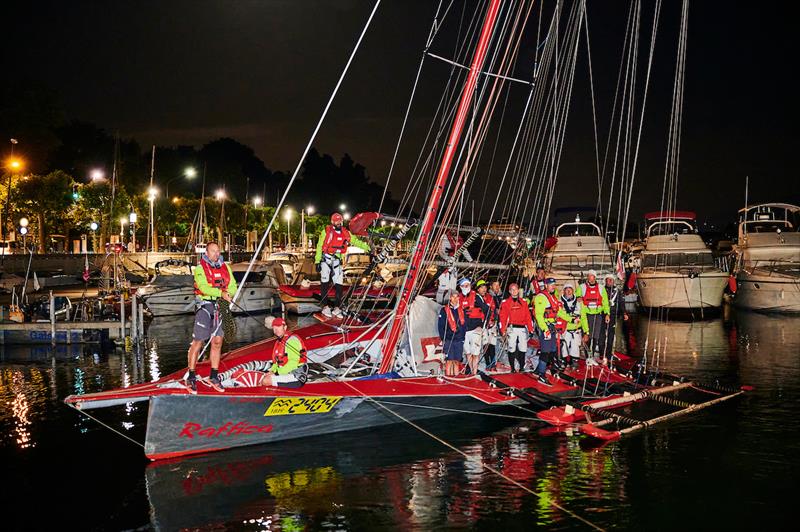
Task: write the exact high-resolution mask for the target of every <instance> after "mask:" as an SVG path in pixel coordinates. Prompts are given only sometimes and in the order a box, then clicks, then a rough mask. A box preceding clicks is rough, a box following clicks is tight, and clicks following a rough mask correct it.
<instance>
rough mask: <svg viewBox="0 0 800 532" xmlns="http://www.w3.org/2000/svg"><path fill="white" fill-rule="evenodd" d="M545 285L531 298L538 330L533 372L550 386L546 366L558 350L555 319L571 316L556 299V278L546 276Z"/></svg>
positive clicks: (545, 384)
mask: <svg viewBox="0 0 800 532" xmlns="http://www.w3.org/2000/svg"><path fill="white" fill-rule="evenodd" d="M545 286H546V289H545V291H544V292H540V293H538V294H536V297H534V298H533V317H534V321H535V322H536V326H537V328H538V330H539V364H538V365H537V366H536V371H535V373H536V374H537V375H539V382H540V383H541V384H543V385H544V386H551V384H550V382H549V381H548V380H547V366H548V365H549V364H550V362H552V361H553V360H554V359H555V356H556V352H557V351H558V332H557V331H556V321H557V320H563V321H569V320H570V319H571V318H570V316H569V314H567V313H566V311H565V310H564V308H563V307H562V305H561V302H560V301H559V300H558V296H557V294H556V280H555V279H553V278H552V277H548V278H547V280H546V281H545Z"/></svg>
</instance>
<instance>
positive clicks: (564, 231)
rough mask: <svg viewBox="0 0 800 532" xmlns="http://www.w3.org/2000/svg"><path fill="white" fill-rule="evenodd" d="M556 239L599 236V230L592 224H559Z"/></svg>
mask: <svg viewBox="0 0 800 532" xmlns="http://www.w3.org/2000/svg"><path fill="white" fill-rule="evenodd" d="M556 236H557V237H567V236H601V235H600V228H599V227H597V226H596V225H594V224H592V223H571V224H561V225H560V226H558V229H557V230H556Z"/></svg>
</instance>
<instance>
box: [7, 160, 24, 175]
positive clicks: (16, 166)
mask: <svg viewBox="0 0 800 532" xmlns="http://www.w3.org/2000/svg"><path fill="white" fill-rule="evenodd" d="M8 167H9V168H11V169H12V170H13V171H15V172H19V171H20V170H22V169H23V168H24V167H25V162H24V161H23V160H22V159H17V158H13V159H9V160H8Z"/></svg>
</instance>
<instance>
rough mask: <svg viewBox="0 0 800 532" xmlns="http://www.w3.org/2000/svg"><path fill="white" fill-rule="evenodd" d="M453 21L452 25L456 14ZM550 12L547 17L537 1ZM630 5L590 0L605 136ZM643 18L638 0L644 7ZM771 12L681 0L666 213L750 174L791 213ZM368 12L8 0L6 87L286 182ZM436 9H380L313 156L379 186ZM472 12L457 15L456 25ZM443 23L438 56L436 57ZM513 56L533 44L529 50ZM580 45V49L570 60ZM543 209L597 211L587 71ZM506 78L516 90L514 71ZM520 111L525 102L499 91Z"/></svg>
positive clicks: (656, 180) (641, 181)
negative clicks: (225, 140)
mask: <svg viewBox="0 0 800 532" xmlns="http://www.w3.org/2000/svg"><path fill="white" fill-rule="evenodd" d="M550 3H552V2H550ZM456 4H457V8H455V9H454V12H456V13H457V14H458V15H460V13H461V5H460V3H458V2H457V3H456ZM546 5H547V4H546ZM627 6H628V3H627V2H624V3H623V2H596V1H595V2H589V25H590V29H591V39H592V60H593V62H594V71H595V84H596V86H597V98H598V100H597V103H598V106H599V113H600V128H601V132H600V134H601V139H604V138H605V135H606V134H607V131H608V116H609V115H610V111H611V105H612V97H613V89H614V84H615V82H616V74H617V67H618V62H619V54H620V48H621V46H622V38H623V31H624V25H625V17H626V15H627ZM644 6H645V7H644V12H645V14H644V17H649V16H650V15H649V14H650V13H651V12H652V6H653V3H652V2H646V3H645V4H644ZM784 6H785V4H784V3H782V2H773V3H767V2H760V3H758V4H753V3H744V2H742V3H736V2H710V1H699V0H696V1H694V2H693V3H692V4H691V6H690V14H689V39H688V56H687V57H688V66H687V74H686V95H685V110H684V130H683V141H682V162H683V164H682V166H681V170H680V176H681V177H680V194H679V206H680V207H683V208H688V209H694V210H696V211H698V213H699V217H700V220H701V221H703V220H706V219H711V220H713V221H717V222H723V221H726V220H732V219H733V218H734V217H735V211H736V209H738V208H740V207H741V206H742V203H743V202H744V180H745V176H746V175H750V178H751V188H750V197H751V199H752V200H753V201H786V202H794V203H800V179H798V175H797V169H796V167H795V161H796V155H797V153H798V149H799V148H800V142H798V132H797V124H798V119H799V118H800V113H798V104H797V98H798V95H797V87H796V83H795V78H796V75H795V73H794V69H795V65H796V63H797V61H796V57H797V52H798V45H797V42H796V39H795V37H794V33H795V31H794V21H795V18H794V16H793V15H794V13H793V12H790V11H789V10H788V9H789V8H787V7H784ZM371 8H372V3H371V2H369V1H356V0H352V1H342V0H339V1H335V2H334V1H331V2H325V1H307V0H286V1H258V2H256V1H243V0H237V1H227V2H222V1H186V2H183V1H181V2H177V1H172V2H166V1H161V2H119V1H117V2H63V1H62V2H36V1H32V2H27V3H24V2H15V3H14V4H13V6H6V7H4V12H5V15H6V16H5V17H4V18H5V19H6V21H5V23H4V24H3V26H4V31H3V39H4V41H6V42H5V43H4V45H3V53H4V56H5V58H6V60H5V61H4V62H3V63H4V67H3V70H4V72H5V75H6V76H7V75H9V74H13V75H14V76H15V77H17V79H24V80H34V81H37V82H42V83H44V84H46V85H47V86H49V87H51V88H52V89H54V90H55V91H56V92H57V93H58V94H59V96H60V98H61V101H62V105H63V107H64V109H65V111H66V113H67V115H68V117H69V118H77V119H81V120H86V121H90V122H94V123H96V124H98V125H99V126H101V127H103V128H105V129H107V130H109V131H119V132H120V134H121V135H122V136H132V137H134V138H136V139H137V140H138V141H139V142H140V143H141V144H142V145H143V146H147V145H149V144H151V143H156V144H159V145H177V144H191V145H197V146H200V145H202V144H204V143H206V142H208V141H210V140H214V139H216V138H219V137H222V136H230V137H233V138H235V139H237V140H239V141H241V142H243V143H245V144H248V145H250V146H252V147H253V148H254V149H255V150H256V153H257V154H258V155H259V156H260V157H261V158H262V159H263V160H264V161H265V163H266V165H267V166H268V167H269V168H272V169H276V170H291V169H293V168H294V166H295V164H296V163H297V160H298V158H299V156H300V154H301V153H302V149H303V147H304V146H305V143H306V142H307V139H308V137H309V135H310V133H311V132H312V130H313V127H314V125H315V124H316V121H317V119H318V117H319V115H320V113H321V111H322V109H323V106H324V104H325V102H326V101H327V98H328V96H329V94H330V92H331V90H332V88H333V86H334V84H335V82H336V80H337V78H338V76H339V73H340V72H341V69H342V67H343V65H344V63H345V61H346V59H347V56H348V55H349V53H350V51H351V49H352V47H353V45H354V43H355V40H356V38H357V36H358V34H359V32H360V30H361V28H362V27H363V24H364V23H365V21H366V19H367V16H368V15H369V12H370V10H371ZM435 8H436V2H433V1H431V2H416V1H413V2H412V1H407V0H402V1H401V0H384V2H383V4H382V5H381V7H380V9H379V11H378V14H377V17H376V19H375V21H374V22H373V25H372V27H371V28H370V30H369V32H368V34H367V37H366V39H365V41H364V43H363V44H362V48H361V50H360V52H359V54H358V56H357V57H356V60H355V63H354V64H353V66H352V68H351V71H350V74H349V76H348V78H347V79H346V81H345V83H344V85H343V86H342V88H341V91H340V93H339V97H338V99H337V100H336V102H335V103H334V106H333V108H332V110H331V113H330V114H329V117H328V119H327V121H326V123H325V124H324V126H323V129H322V130H321V132H320V135H319V137H318V139H317V141H316V143H315V146H316V147H317V149H318V150H319V151H321V152H326V153H331V154H333V155H334V156H336V157H339V156H341V155H342V154H344V153H345V152H347V153H350V154H351V156H352V157H353V159H355V160H356V161H357V162H359V163H361V164H363V165H365V166H366V167H367V171H368V173H369V174H370V175H371V176H372V178H373V179H374V180H375V181H378V182H382V181H383V180H384V179H385V175H386V172H387V170H388V166H389V162H390V160H391V156H392V153H393V151H394V146H395V142H396V140H397V134H398V132H399V128H400V125H401V122H402V116H403V112H404V110H405V106H406V104H407V101H408V97H409V94H410V90H411V86H412V82H413V79H414V74H415V72H416V68H417V65H418V63H419V59H420V54H421V51H422V48H423V46H424V43H425V39H426V37H427V34H428V30H429V28H430V24H431V20H432V16H433V13H434V12H435ZM473 10H474V4H468V7H467V13H471V12H472V11H473ZM663 10H664V11H663V17H664V18H663V26H662V29H661V31H660V33H659V40H658V42H657V48H656V58H655V62H656V71H655V72H654V78H653V92H652V93H651V98H652V99H651V100H650V101H649V102H648V113H647V115H646V124H647V125H646V127H645V131H644V136H643V138H642V162H641V165H640V168H639V178H638V181H637V188H636V189H635V191H634V207H633V209H634V211H635V212H634V214H636V215H640V214H641V213H642V212H644V211H648V210H655V209H656V208H658V201H659V199H658V198H659V197H660V189H661V182H662V179H663V168H664V157H665V149H666V148H665V147H666V120H667V119H668V115H669V105H670V99H669V97H670V94H671V91H672V68H673V65H674V63H673V61H674V54H675V48H676V43H677V26H678V12H679V3H678V2H664V8H663ZM457 20H458V18H457V16H456V17H450V18H449V19H448V21H446V22H448V23H452V24H450V25H449V26H446V27H445V28H444V29H443V32H442V35H441V40H439V41H437V43H436V45H435V46H434V50H435V51H437V52H438V53H441V54H442V55H447V52H448V50H451V49H452V46H453V41H454V37H455V34H456V33H455V32H456V30H457ZM526 46H529V47H530V46H532V41H529V42H528V43H527V44H526ZM582 50H583V48H582ZM577 72H578V73H577V74H576V84H575V91H574V94H573V100H574V102H575V103H574V107H573V112H572V114H571V115H570V122H569V128H568V132H567V137H566V143H565V148H564V150H565V151H564V160H563V163H562V172H561V174H560V177H559V179H560V181H559V183H560V186H559V189H558V191H557V193H556V197H555V205H554V206H555V207H558V206H564V205H584V204H589V205H593V204H594V202H595V199H594V198H595V197H596V194H597V191H596V186H595V182H596V181H595V179H596V178H595V171H594V167H595V163H594V161H595V159H594V141H593V138H592V134H591V128H592V123H591V107H590V103H589V102H590V100H589V98H588V96H589V93H588V82H587V79H588V77H587V73H586V68H585V63H584V62H580V63H579V65H578V71H577ZM445 74H446V67H445V66H444V65H443V64H441V63H437V62H435V61H432V60H428V61H427V62H426V68H425V70H424V71H423V80H424V81H423V83H422V85H421V95H420V100H419V104H418V106H417V107H416V112H415V113H414V114H413V120H412V123H411V125H410V128H409V131H408V133H407V137H406V142H405V144H404V145H403V149H402V150H401V159H400V164H399V171H398V174H397V176H399V177H396V178H393V186H392V190H393V192H394V193H395V195H396V196H399V195H401V194H402V190H403V188H404V183H403V174H404V173H406V174H407V173H408V172H409V170H410V168H411V165H412V162H413V159H414V158H415V156H416V155H417V153H418V150H419V147H420V146H419V145H420V142H421V137H422V136H423V135H424V132H425V131H426V130H427V126H428V120H429V119H430V109H431V108H432V105H433V103H434V102H436V101H438V98H439V95H440V93H441V84H440V83H441V80H442V79H443V76H444V75H445ZM515 75H517V76H518V77H522V78H529V77H530V69H529V67H528V66H525V65H518V67H517V69H516V70H515ZM512 91H515V92H512V98H519V99H524V96H525V92H524V90H517V89H512Z"/></svg>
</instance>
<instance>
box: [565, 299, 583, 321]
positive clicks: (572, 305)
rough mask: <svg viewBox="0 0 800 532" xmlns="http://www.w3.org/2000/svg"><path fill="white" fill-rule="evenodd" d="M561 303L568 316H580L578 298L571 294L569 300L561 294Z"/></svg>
mask: <svg viewBox="0 0 800 532" xmlns="http://www.w3.org/2000/svg"><path fill="white" fill-rule="evenodd" d="M561 304H562V305H563V306H564V310H565V311H566V312H567V314H569V315H570V316H574V317H577V316H580V312H578V298H577V297H574V296H573V298H572V301H570V300H569V299H567V296H561Z"/></svg>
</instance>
